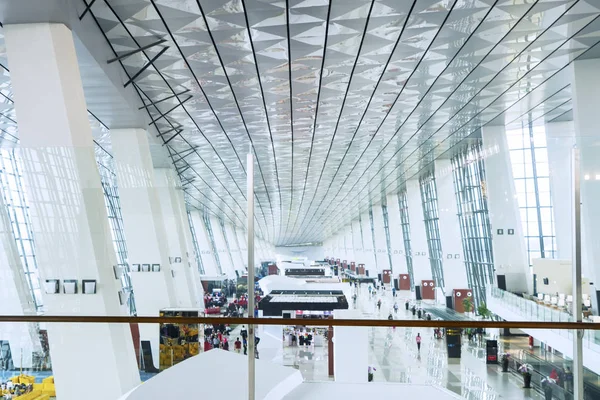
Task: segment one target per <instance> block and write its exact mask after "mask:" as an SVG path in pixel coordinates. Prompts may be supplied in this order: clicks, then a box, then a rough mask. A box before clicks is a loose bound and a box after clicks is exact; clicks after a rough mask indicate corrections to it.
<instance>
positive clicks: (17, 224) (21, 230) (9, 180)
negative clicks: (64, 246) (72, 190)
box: [0, 149, 44, 312]
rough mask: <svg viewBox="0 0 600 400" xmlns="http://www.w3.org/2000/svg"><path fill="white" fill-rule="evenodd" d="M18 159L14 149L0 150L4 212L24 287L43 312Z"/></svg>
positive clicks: (37, 308) (33, 245) (31, 234)
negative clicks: (25, 283)
mask: <svg viewBox="0 0 600 400" xmlns="http://www.w3.org/2000/svg"><path fill="white" fill-rule="evenodd" d="M21 170H22V168H21V160H20V157H19V155H18V154H17V151H16V150H15V149H0V181H1V184H2V195H3V197H4V204H5V205H6V211H7V212H8V216H9V218H10V221H11V225H12V231H13V236H14V238H15V241H16V243H17V248H18V249H19V255H20V256H21V266H22V267H23V273H24V274H25V277H26V281H27V285H28V286H29V290H30V291H31V294H32V298H33V301H34V304H35V308H36V310H37V311H38V312H43V311H44V303H43V300H42V291H41V289H40V279H39V275H38V267H37V259H36V257H35V244H34V241H33V231H32V227H31V220H30V218H29V207H28V206H27V201H26V200H25V191H24V190H23V175H22V174H21Z"/></svg>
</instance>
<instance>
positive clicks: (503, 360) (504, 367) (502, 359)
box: [500, 353, 510, 372]
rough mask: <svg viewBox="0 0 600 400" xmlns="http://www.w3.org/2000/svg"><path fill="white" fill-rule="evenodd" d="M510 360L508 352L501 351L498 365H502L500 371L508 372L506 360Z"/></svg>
mask: <svg viewBox="0 0 600 400" xmlns="http://www.w3.org/2000/svg"><path fill="white" fill-rule="evenodd" d="M509 361H510V354H508V353H502V354H501V355H500V365H502V372H508V362H509Z"/></svg>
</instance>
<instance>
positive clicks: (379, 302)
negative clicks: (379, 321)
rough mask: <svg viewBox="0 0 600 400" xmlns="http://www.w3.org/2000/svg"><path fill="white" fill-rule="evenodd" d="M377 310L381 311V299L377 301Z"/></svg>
mask: <svg viewBox="0 0 600 400" xmlns="http://www.w3.org/2000/svg"><path fill="white" fill-rule="evenodd" d="M377 309H378V310H379V311H381V299H379V300H377Z"/></svg>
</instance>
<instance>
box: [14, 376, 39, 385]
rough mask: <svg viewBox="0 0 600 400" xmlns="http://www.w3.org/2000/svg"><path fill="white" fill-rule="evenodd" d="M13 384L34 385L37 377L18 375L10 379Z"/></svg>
mask: <svg viewBox="0 0 600 400" xmlns="http://www.w3.org/2000/svg"><path fill="white" fill-rule="evenodd" d="M10 381H11V382H12V383H14V384H15V385H16V384H23V383H24V384H26V385H29V384H33V383H34V382H35V377H34V376H31V375H17V376H13V377H12V378H10Z"/></svg>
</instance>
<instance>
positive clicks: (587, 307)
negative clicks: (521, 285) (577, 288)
mask: <svg viewBox="0 0 600 400" xmlns="http://www.w3.org/2000/svg"><path fill="white" fill-rule="evenodd" d="M525 296H526V297H527V298H529V299H530V300H533V301H535V302H536V303H538V304H540V305H543V306H546V307H549V308H552V309H554V310H560V311H565V312H567V313H569V314H571V312H572V304H573V295H570V294H569V295H567V294H565V293H554V294H547V293H538V294H537V297H535V296H528V295H524V297H525ZM581 303H582V310H583V316H584V317H585V318H587V317H589V316H590V315H591V314H592V300H591V299H590V296H589V295H588V294H583V295H582V296H581Z"/></svg>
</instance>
